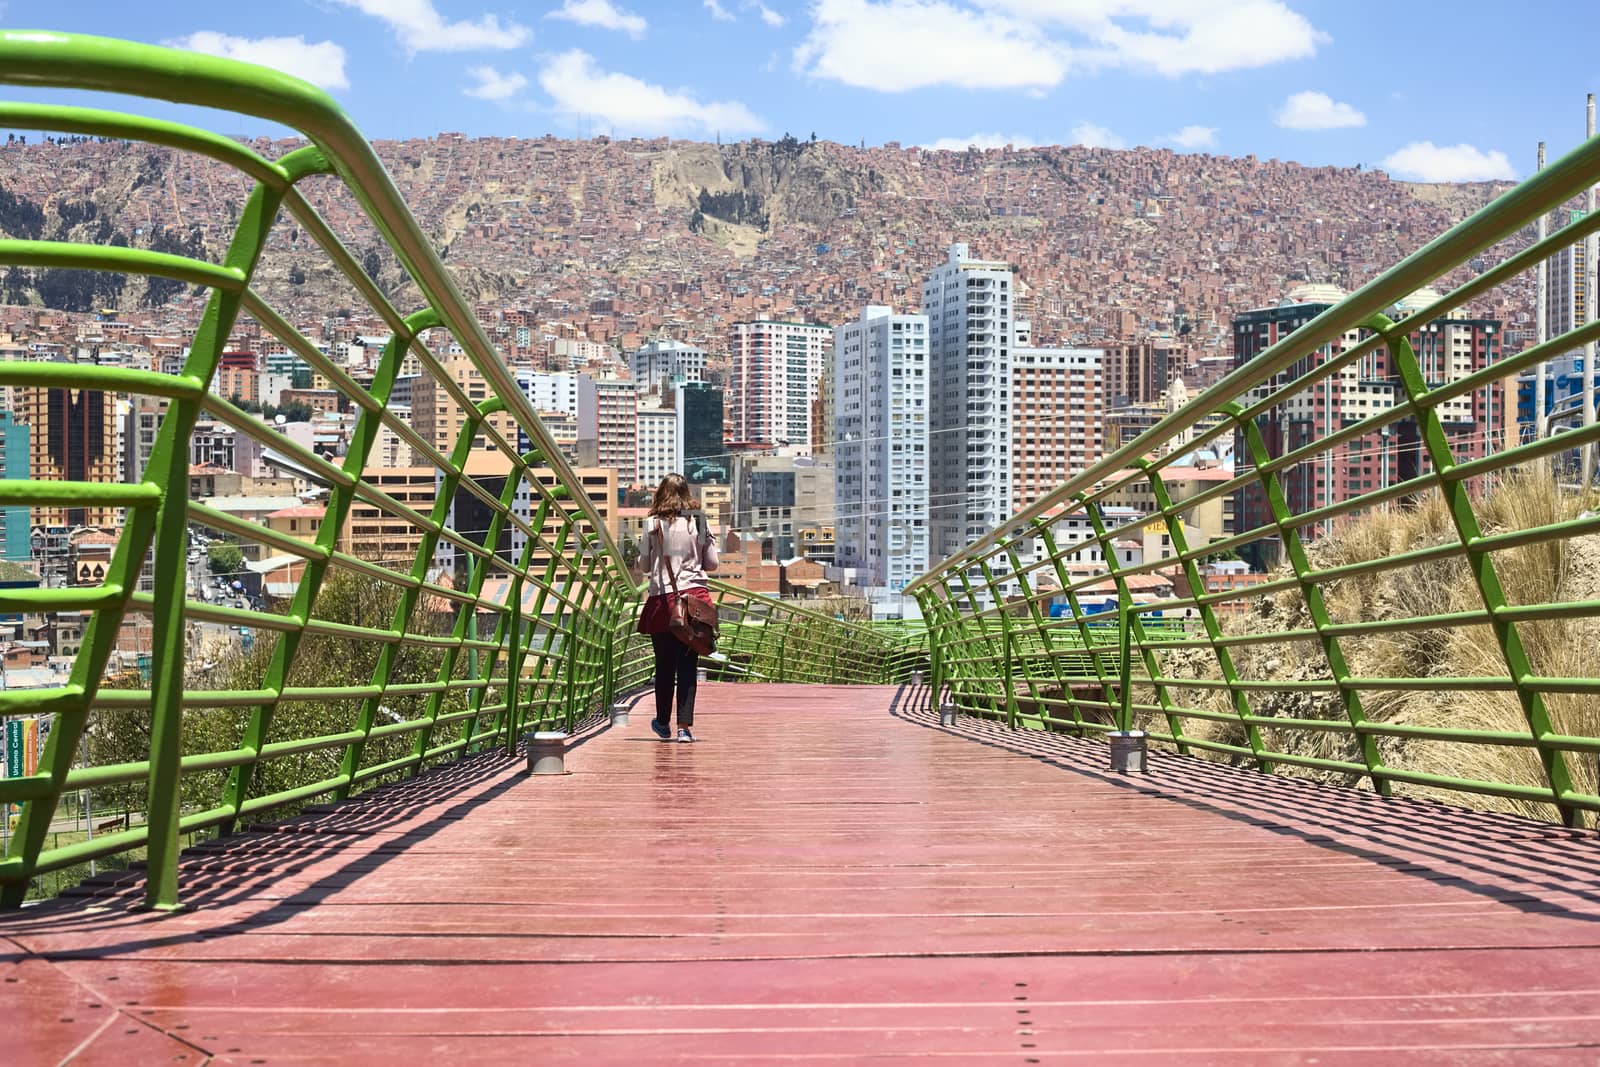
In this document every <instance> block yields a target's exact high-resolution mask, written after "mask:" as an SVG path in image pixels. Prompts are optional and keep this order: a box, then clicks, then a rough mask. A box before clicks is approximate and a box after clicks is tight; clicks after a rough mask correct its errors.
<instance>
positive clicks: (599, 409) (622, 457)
mask: <svg viewBox="0 0 1600 1067" xmlns="http://www.w3.org/2000/svg"><path fill="white" fill-rule="evenodd" d="M593 396H594V406H595V410H594V414H593V417H592V418H590V417H589V415H588V413H587V412H586V411H585V410H584V409H583V404H584V402H585V397H584V396H583V395H580V396H579V415H578V418H579V422H581V423H590V422H592V423H593V425H594V428H595V464H596V466H599V467H601V468H604V469H607V470H614V471H616V472H617V484H618V485H621V486H631V485H633V484H634V482H635V481H636V480H637V479H636V477H635V470H636V468H637V466H638V461H639V433H638V428H637V427H636V426H635V425H634V422H635V418H636V413H637V412H638V410H639V394H638V391H637V390H636V389H635V388H634V383H633V382H632V381H630V380H629V379H627V378H596V379H594V393H593Z"/></svg>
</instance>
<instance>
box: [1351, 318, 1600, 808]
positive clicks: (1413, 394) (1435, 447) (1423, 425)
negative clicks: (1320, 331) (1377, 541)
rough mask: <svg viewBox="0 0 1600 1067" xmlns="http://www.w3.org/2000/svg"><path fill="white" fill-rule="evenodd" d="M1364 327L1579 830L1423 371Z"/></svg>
mask: <svg viewBox="0 0 1600 1067" xmlns="http://www.w3.org/2000/svg"><path fill="white" fill-rule="evenodd" d="M1364 325H1366V326H1367V327H1368V328H1370V329H1373V330H1376V331H1377V332H1378V333H1381V334H1382V335H1383V338H1384V340H1385V341H1387V342H1388V343H1389V351H1390V353H1391V354H1392V355H1393V357H1394V363H1395V369H1396V370H1398V371H1399V372H1400V381H1401V384H1402V385H1404V387H1405V390H1406V395H1407V396H1409V397H1410V398H1411V402H1412V403H1413V404H1415V405H1416V409H1417V425H1418V428H1419V429H1420V430H1421V431H1422V441H1423V444H1424V445H1425V446H1426V447H1427V449H1428V459H1429V460H1430V461H1431V462H1432V464H1433V474H1432V475H1429V476H1425V477H1428V478H1429V479H1430V480H1431V481H1433V483H1434V484H1435V485H1437V486H1438V487H1439V492H1440V493H1441V494H1442V495H1443V496H1444V499H1445V503H1446V504H1447V505H1448V506H1449V508H1450V519H1451V522H1452V523H1454V525H1455V528H1456V535H1457V536H1458V537H1459V538H1460V539H1461V546H1462V548H1463V549H1464V550H1465V551H1466V555H1467V563H1468V565H1469V567H1470V568H1471V570H1472V576H1473V578H1474V579H1475V580H1476V581H1477V584H1478V596H1479V597H1480V599H1481V600H1482V601H1483V606H1484V609H1485V610H1486V611H1488V612H1489V615H1490V628H1491V630H1492V631H1493V632H1494V636H1495V641H1496V642H1498V643H1499V645H1500V654H1501V657H1502V658H1503V659H1504V660H1505V664H1506V669H1507V670H1508V672H1509V673H1510V675H1511V680H1512V684H1513V685H1514V686H1515V687H1516V691H1517V701H1518V703H1520V704H1521V705H1522V714H1523V717H1524V718H1525V719H1526V720H1527V722H1528V732H1529V734H1530V735H1531V736H1532V737H1533V741H1534V744H1535V745H1536V746H1537V747H1538V749H1539V762H1540V763H1541V764H1542V765H1543V767H1544V775H1545V781H1546V782H1547V783H1549V786H1550V795H1551V803H1553V804H1555V806H1556V810H1557V811H1559V812H1560V813H1561V821H1562V822H1564V823H1565V824H1566V825H1568V826H1572V827H1581V826H1584V825H1585V823H1586V820H1585V817H1584V814H1583V809H1582V808H1579V807H1576V806H1574V805H1572V804H1569V803H1567V802H1566V800H1565V799H1564V797H1565V796H1566V795H1567V794H1568V793H1571V792H1573V786H1572V773H1571V772H1570V771H1569V770H1568V769H1567V760H1566V755H1565V754H1564V753H1563V752H1562V751H1561V750H1560V749H1556V748H1551V747H1550V746H1549V745H1548V743H1547V739H1548V738H1549V736H1550V735H1551V734H1552V733H1553V732H1554V731H1553V729H1552V728H1551V725H1550V711H1549V709H1548V708H1547V707H1546V706H1545V702H1544V694H1543V693H1541V692H1540V691H1539V690H1537V689H1535V688H1534V687H1533V686H1532V685H1530V684H1529V682H1528V679H1529V678H1531V677H1533V673H1534V672H1533V664H1532V663H1531V662H1529V660H1528V653H1527V650H1526V649H1525V648H1523V647H1522V636H1521V635H1520V634H1519V633H1517V625H1516V623H1514V622H1509V621H1507V620H1506V619H1504V618H1502V617H1501V616H1500V612H1503V611H1504V610H1505V608H1506V606H1507V603H1508V602H1507V600H1506V593H1505V589H1504V587H1503V586H1501V584H1500V574H1499V572H1498V571H1497V570H1496V569H1495V565H1494V558H1493V556H1492V555H1491V554H1490V553H1489V552H1486V551H1484V550H1483V549H1482V548H1479V547H1478V542H1479V540H1480V539H1481V538H1482V537H1483V530H1482V528H1481V527H1480V526H1479V525H1478V516H1477V514H1476V513H1475V512H1474V511H1473V510H1472V498H1471V496H1469V495H1468V493H1467V487H1466V484H1465V483H1464V482H1461V481H1458V480H1455V479H1452V478H1450V477H1449V475H1450V472H1451V470H1452V469H1454V467H1455V455H1454V453H1453V452H1452V451H1451V450H1450V439H1449V438H1448V437H1447V436H1445V432H1444V427H1443V426H1442V425H1441V424H1440V421H1439V412H1438V410H1437V409H1436V408H1435V407H1434V406H1433V405H1431V404H1429V403H1427V402H1426V401H1427V396H1428V383H1427V382H1426V381H1424V380H1423V377H1422V370H1421V368H1420V367H1418V366H1417V357H1416V353H1415V352H1413V351H1412V348H1411V341H1410V339H1409V338H1408V337H1407V336H1406V331H1405V330H1404V329H1403V328H1396V327H1395V324H1394V322H1393V321H1392V320H1391V319H1389V318H1388V317H1387V316H1385V315H1374V316H1372V318H1370V319H1368V320H1367V321H1366V323H1364Z"/></svg>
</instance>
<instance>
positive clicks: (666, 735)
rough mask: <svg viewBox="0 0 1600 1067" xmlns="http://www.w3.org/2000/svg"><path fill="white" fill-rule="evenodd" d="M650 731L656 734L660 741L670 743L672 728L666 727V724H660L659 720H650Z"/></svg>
mask: <svg viewBox="0 0 1600 1067" xmlns="http://www.w3.org/2000/svg"><path fill="white" fill-rule="evenodd" d="M650 729H652V730H654V731H655V732H656V736H657V737H659V738H661V740H663V741H671V740H672V727H670V726H668V725H667V724H666V723H664V722H662V721H661V720H660V719H651V720H650Z"/></svg>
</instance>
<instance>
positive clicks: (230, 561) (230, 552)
mask: <svg viewBox="0 0 1600 1067" xmlns="http://www.w3.org/2000/svg"><path fill="white" fill-rule="evenodd" d="M206 562H207V565H208V566H210V568H211V573H212V574H219V575H220V574H238V573H239V572H240V571H242V570H244V551H243V550H242V549H240V548H239V546H238V545H230V544H228V543H227V542H225V541H224V542H219V543H217V544H214V545H212V546H211V549H210V551H209V552H208V553H207V560H206Z"/></svg>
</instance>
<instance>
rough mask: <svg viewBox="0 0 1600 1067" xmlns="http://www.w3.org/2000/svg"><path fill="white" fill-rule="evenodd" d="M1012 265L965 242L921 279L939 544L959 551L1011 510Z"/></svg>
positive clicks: (933, 512)
mask: <svg viewBox="0 0 1600 1067" xmlns="http://www.w3.org/2000/svg"><path fill="white" fill-rule="evenodd" d="M1011 296H1012V289H1011V268H1010V266H1008V265H1007V264H1005V263H999V262H994V261H990V260H979V259H973V258H971V257H970V256H969V255H968V254H967V246H966V245H964V244H955V245H951V246H950V258H949V260H948V261H947V262H945V263H943V264H941V265H940V266H938V267H936V268H934V271H933V273H932V274H931V275H929V276H928V280H927V281H925V282H923V283H922V313H923V314H924V315H926V316H927V318H928V368H929V376H930V381H929V389H928V399H929V406H930V410H931V412H932V423H931V426H930V427H929V451H930V456H929V459H930V463H929V486H928V488H929V501H928V504H929V507H928V511H929V515H930V519H931V522H932V530H933V537H932V545H931V547H932V551H933V555H934V558H935V559H936V560H937V559H942V558H944V557H946V556H949V555H952V554H954V553H956V552H959V551H960V550H962V549H963V548H965V547H966V546H967V545H969V544H971V543H972V542H973V541H975V540H977V539H978V538H980V537H982V536H983V535H984V534H986V533H988V532H989V530H990V529H991V528H993V527H995V526H998V525H999V524H1000V523H1001V522H1003V521H1004V520H1005V519H1007V518H1008V517H1009V516H1010V515H1011V348H1012V341H1013V338H1014V329H1015V327H1014V324H1013V321H1012V314H1013V310H1014V308H1013V305H1012V303H1011Z"/></svg>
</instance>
